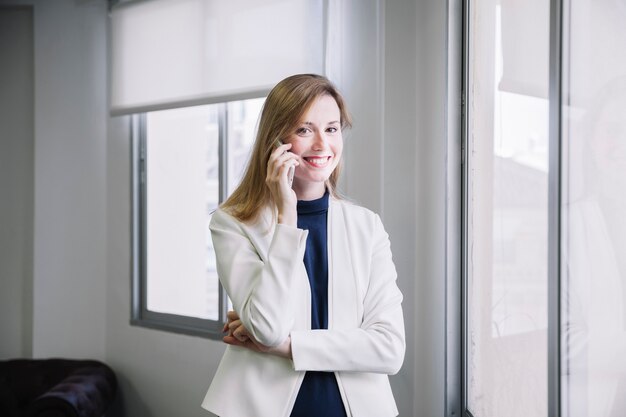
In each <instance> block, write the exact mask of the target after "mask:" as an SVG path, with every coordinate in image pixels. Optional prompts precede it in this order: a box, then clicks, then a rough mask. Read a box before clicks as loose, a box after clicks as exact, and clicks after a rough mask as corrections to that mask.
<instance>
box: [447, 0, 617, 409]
mask: <svg viewBox="0 0 626 417" xmlns="http://www.w3.org/2000/svg"><path fill="white" fill-rule="evenodd" d="M548 3H549V6H550V7H549V8H548ZM463 4H464V7H465V10H464V11H465V13H464V14H465V17H464V18H465V25H464V27H465V31H466V33H465V34H464V35H465V42H464V43H465V51H464V52H465V54H464V55H465V56H464V58H465V62H464V67H465V69H464V80H465V85H464V89H463V90H464V92H465V97H466V98H467V100H466V106H465V120H464V126H465V135H464V142H465V143H466V148H465V151H464V156H465V166H464V181H463V182H464V184H463V185H464V191H465V192H464V201H463V210H464V216H463V218H464V224H463V235H464V239H463V245H464V248H463V255H464V256H463V258H464V259H463V262H462V268H463V271H464V274H463V280H462V287H463V297H462V300H461V304H462V306H463V307H462V315H463V317H462V322H463V343H462V346H463V351H462V355H461V357H462V366H461V367H460V368H461V373H462V378H461V380H462V383H461V384H459V385H462V386H461V389H460V391H461V393H462V394H463V395H462V400H461V401H462V414H463V415H467V416H472V417H499V416H504V415H506V416H524V417H527V416H531V417H534V416H536V417H540V416H541V417H544V416H550V417H617V416H621V415H623V414H624V408H625V407H626V362H625V361H624V353H626V308H625V307H624V306H625V305H626V304H625V301H626V263H625V261H624V259H626V257H624V255H623V254H625V253H626V238H625V236H626V222H625V221H624V218H625V217H624V213H625V212H626V198H625V197H624V195H625V194H624V191H623V190H624V189H626V118H625V117H624V115H625V114H626V113H625V107H624V101H625V99H626V59H625V58H624V54H623V52H622V50H621V49H620V46H621V45H623V43H624V41H626V29H625V27H624V25H623V22H624V19H625V18H626V7H624V5H623V2H618V1H611V0H608V1H595V0H553V1H551V2H542V1H538V0H528V1H523V2H522V1H502V0H486V1H469V0H467V1H464V3H463ZM547 46H549V49H548V48H547ZM548 58H549V59H548ZM450 282H452V281H450ZM451 388H452V389H454V387H451ZM455 405H456V404H455Z"/></svg>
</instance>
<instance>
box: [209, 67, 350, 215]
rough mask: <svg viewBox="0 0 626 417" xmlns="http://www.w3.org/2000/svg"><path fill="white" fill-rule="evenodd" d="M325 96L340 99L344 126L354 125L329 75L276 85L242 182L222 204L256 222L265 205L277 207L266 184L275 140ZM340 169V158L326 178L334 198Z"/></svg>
mask: <svg viewBox="0 0 626 417" xmlns="http://www.w3.org/2000/svg"><path fill="white" fill-rule="evenodd" d="M323 95H330V96H331V97H333V98H334V99H335V101H336V102H337V106H338V107H339V112H340V116H341V120H340V123H341V129H342V130H343V129H345V128H349V127H351V126H352V120H351V117H350V115H349V113H348V110H347V108H346V105H345V102H344V100H343V97H342V96H341V94H340V93H339V91H338V90H337V88H336V87H335V86H334V85H333V84H332V83H331V82H330V81H329V80H328V79H327V78H326V77H323V76H321V75H316V74H298V75H292V76H291V77H288V78H285V79H284V80H282V81H281V82H279V83H278V84H276V86H275V87H274V88H273V89H272V91H270V93H269V95H268V96H267V99H266V100H265V104H264V105H263V110H262V111H261V119H260V121H259V128H258V131H257V136H256V140H255V142H254V146H253V148H252V154H251V156H250V160H249V162H248V166H247V167H246V171H245V173H244V176H243V178H242V180H241V183H240V184H239V186H238V187H237V189H235V191H234V192H233V193H232V194H231V196H230V197H229V198H228V199H227V200H226V201H224V202H223V203H222V205H221V206H220V207H221V208H222V209H224V210H226V211H227V212H228V213H229V214H231V215H232V216H234V217H236V218H237V219H239V220H240V221H242V222H253V221H255V220H256V219H257V217H258V215H259V213H260V211H261V209H262V208H263V207H265V206H267V205H269V206H271V207H272V208H275V203H274V202H273V201H272V198H271V195H270V192H269V188H268V187H267V185H266V184H265V177H266V175H267V163H268V161H269V157H270V154H271V153H272V151H273V150H274V149H275V145H274V143H275V141H276V139H280V140H283V139H284V138H286V137H288V136H289V135H290V134H291V133H293V131H294V129H296V127H297V126H298V124H299V123H300V121H301V119H302V117H303V116H304V114H305V113H306V112H307V110H308V109H309V107H310V106H311V105H312V104H313V102H314V101H315V100H316V99H318V98H319V97H320V96H323ZM340 171H341V161H340V163H339V165H337V168H335V170H334V171H333V173H332V174H331V175H330V177H329V178H328V180H326V188H327V189H328V191H329V193H330V194H331V195H332V196H333V197H339V196H338V194H337V182H338V181H339V174H340Z"/></svg>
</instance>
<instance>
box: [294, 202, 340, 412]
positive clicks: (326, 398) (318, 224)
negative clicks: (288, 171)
mask: <svg viewBox="0 0 626 417" xmlns="http://www.w3.org/2000/svg"><path fill="white" fill-rule="evenodd" d="M328 199H329V195H328V192H326V194H324V196H323V197H322V198H319V199H317V200H312V201H298V207H297V209H298V228H300V229H306V230H308V231H309V236H308V237H307V241H306V249H305V251H304V266H305V268H306V272H307V274H308V276H309V284H310V285H311V329H328V250H327V245H326V242H327V233H326V230H327V222H328ZM319 416H325V417H346V411H345V409H344V405H343V402H342V401H341V394H340V393H339V386H338V385H337V380H336V379H335V374H334V372H315V371H308V372H307V373H306V374H305V376H304V381H303V382H302V386H301V387H300V391H298V397H297V398H296V403H295V404H294V407H293V410H292V411H291V417H319Z"/></svg>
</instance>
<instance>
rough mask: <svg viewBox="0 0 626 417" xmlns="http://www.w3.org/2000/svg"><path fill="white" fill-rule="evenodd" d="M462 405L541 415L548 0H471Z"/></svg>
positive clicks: (491, 412)
mask: <svg viewBox="0 0 626 417" xmlns="http://www.w3.org/2000/svg"><path fill="white" fill-rule="evenodd" d="M471 5H472V9H471V11H470V22H469V36H470V49H469V62H468V68H469V88H468V92H469V96H468V107H467V109H468V110H467V111H468V134H467V141H468V143H467V146H468V152H467V155H468V158H467V168H466V169H467V171H466V174H467V196H466V202H465V204H466V210H467V224H466V228H467V242H466V245H467V251H466V253H467V259H466V266H467V278H468V281H467V329H466V335H467V340H466V346H467V351H466V359H467V361H466V362H467V363H466V376H467V380H466V384H467V385H466V388H467V391H466V392H467V405H468V408H469V411H471V413H472V414H473V415H474V416H475V417H501V416H520V417H521V416H524V417H535V416H536V417H545V416H546V415H547V384H546V380H547V360H546V358H547V288H548V286H547V265H548V261H547V236H548V224H547V213H548V199H547V180H548V100H547V91H548V48H547V45H549V31H548V28H549V4H548V2H540V1H528V2H511V1H506V2H505V1H496V0H486V1H477V2H471Z"/></svg>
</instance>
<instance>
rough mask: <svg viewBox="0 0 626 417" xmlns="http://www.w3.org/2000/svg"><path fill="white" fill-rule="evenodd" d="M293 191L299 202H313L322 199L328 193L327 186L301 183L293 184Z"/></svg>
mask: <svg viewBox="0 0 626 417" xmlns="http://www.w3.org/2000/svg"><path fill="white" fill-rule="evenodd" d="M293 191H294V192H295V193H296V197H297V198H298V200H304V201H311V200H317V199H318V198H322V197H323V196H324V193H325V192H326V185H325V184H324V183H319V182H317V183H305V184H303V183H300V182H299V181H298V182H296V181H295V179H294V182H293Z"/></svg>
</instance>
